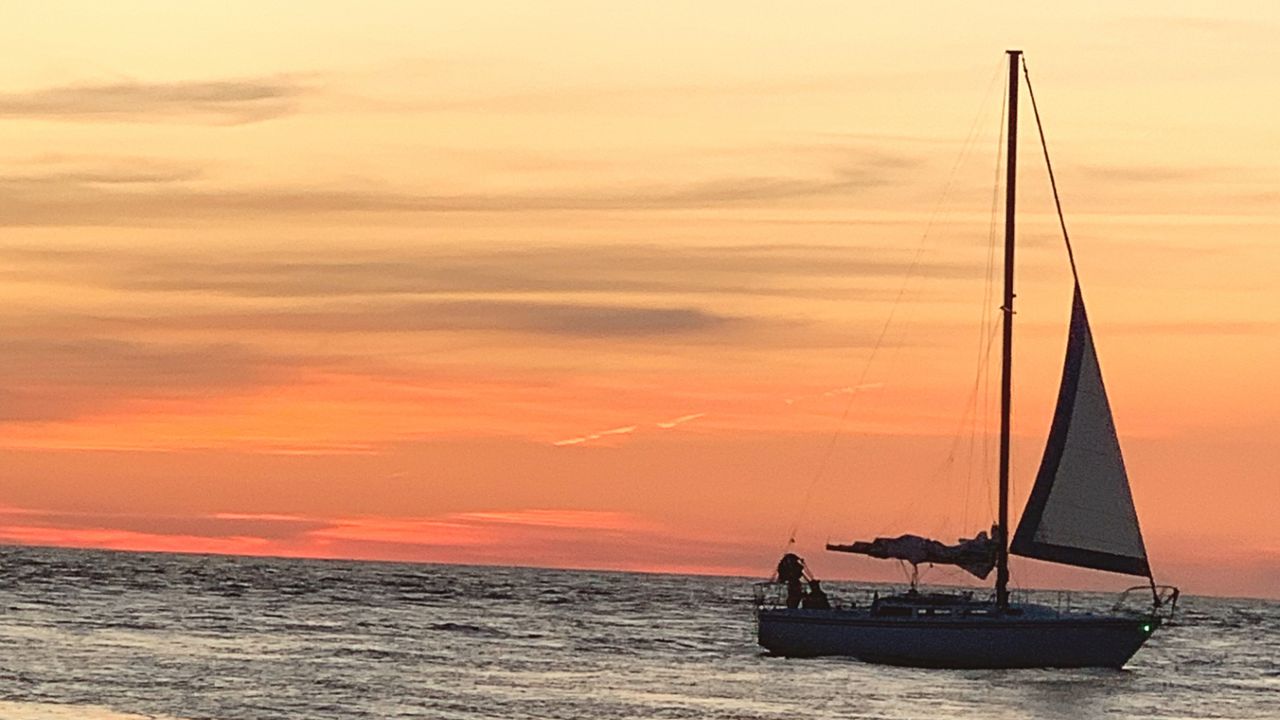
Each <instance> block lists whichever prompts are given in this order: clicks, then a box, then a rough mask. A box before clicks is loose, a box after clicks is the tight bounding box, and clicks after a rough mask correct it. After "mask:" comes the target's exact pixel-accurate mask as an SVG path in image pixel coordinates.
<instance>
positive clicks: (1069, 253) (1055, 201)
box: [1022, 56, 1080, 287]
mask: <svg viewBox="0 0 1280 720" xmlns="http://www.w3.org/2000/svg"><path fill="white" fill-rule="evenodd" d="M1022 76H1023V77H1025V78H1026V79H1027V95H1028V96H1029V97H1030V98H1031V110H1032V112H1034V113H1035V116H1036V130H1038V131H1040V147H1041V148H1042V149H1043V150H1044V166H1045V168H1046V169H1048V171H1049V187H1051V188H1053V205H1054V207H1056V208H1057V209H1058V224H1059V225H1061V226H1062V240H1063V242H1065V243H1066V244H1067V259H1068V260H1070V261H1071V278H1072V279H1073V280H1075V281H1076V287H1079V286H1080V273H1078V272H1076V254H1075V253H1074V252H1072V251H1071V238H1070V237H1069V236H1068V235H1067V220H1066V218H1065V217H1063V215H1062V201H1061V200H1059V199H1058V181H1057V180H1055V179H1054V177H1053V163H1051V162H1049V143H1047V142H1045V139H1044V125H1042V124H1041V123H1040V109H1039V108H1038V107H1036V94H1035V91H1033V90H1032V89H1031V73H1030V72H1029V71H1028V70H1027V59H1026V57H1025V56H1024V57H1023V58H1022Z"/></svg>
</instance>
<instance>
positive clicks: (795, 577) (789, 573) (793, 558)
mask: <svg viewBox="0 0 1280 720" xmlns="http://www.w3.org/2000/svg"><path fill="white" fill-rule="evenodd" d="M803 578H804V560H801V559H800V556H799V555H796V554H795V553H787V554H786V555H783V556H782V559H781V560H779V561H778V582H780V583H786V585H787V607H788V608H791V609H792V610H794V609H796V608H798V607H800V603H801V602H802V601H803V600H804V598H805V593H804V585H802V584H801V582H800V581H801V580H802V579H803Z"/></svg>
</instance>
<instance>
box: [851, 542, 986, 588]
mask: <svg viewBox="0 0 1280 720" xmlns="http://www.w3.org/2000/svg"><path fill="white" fill-rule="evenodd" d="M827 549H828V550H834V551H836V552H849V553H858V554H860V555H870V556H871V557H874V558H881V559H893V560H906V561H907V562H909V563H911V564H912V565H919V564H920V563H933V564H936V565H957V566H959V567H961V568H963V569H964V570H966V571H967V572H969V573H970V574H972V575H975V576H977V577H980V578H985V577H986V576H987V575H990V574H991V569H992V568H994V567H995V566H996V543H995V541H994V540H992V539H991V537H990V536H989V535H987V534H986V533H985V532H981V533H978V535H977V537H973V538H969V539H964V538H962V539H961V540H960V541H959V542H958V543H956V544H955V545H946V544H944V543H941V542H938V541H937V540H930V539H929V538H923V537H920V536H919V535H901V536H899V537H896V538H883V537H882V538H876V539H875V540H872V541H871V542H855V543H853V544H851V545H831V544H828V545H827Z"/></svg>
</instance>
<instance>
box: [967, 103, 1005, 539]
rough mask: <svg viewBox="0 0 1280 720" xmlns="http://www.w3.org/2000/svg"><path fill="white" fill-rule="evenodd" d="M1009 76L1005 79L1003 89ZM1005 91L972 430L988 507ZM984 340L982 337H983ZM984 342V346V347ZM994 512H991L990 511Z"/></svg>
mask: <svg viewBox="0 0 1280 720" xmlns="http://www.w3.org/2000/svg"><path fill="white" fill-rule="evenodd" d="M1008 82H1009V81H1008V80H1005V86H1006V89H1007V87H1008ZM1008 95H1009V94H1008V93H1007V92H1006V93H1001V96H1000V130H999V131H998V132H997V133H996V164H995V168H994V170H993V173H994V175H993V177H992V181H991V219H990V221H989V223H988V226H987V275H986V278H985V284H984V286H983V291H982V320H981V324H980V325H979V329H978V332H979V337H978V368H977V375H978V377H977V378H976V380H977V382H978V383H979V384H980V387H979V388H978V389H977V390H976V392H977V393H978V396H979V397H981V398H982V409H981V412H980V413H979V412H977V410H976V409H975V414H976V415H977V416H978V417H977V418H975V420H974V432H975V434H976V433H977V431H978V429H979V426H980V427H981V431H982V454H981V455H980V460H979V461H980V463H981V465H980V474H981V475H982V477H983V478H984V482H983V486H984V487H985V488H986V491H987V506H988V509H989V510H991V509H993V508H992V507H991V506H992V505H993V500H994V498H993V497H992V495H991V489H992V488H991V475H990V474H989V473H988V472H987V470H988V469H989V468H990V467H991V433H990V432H989V431H990V423H991V347H992V343H993V342H994V341H995V331H996V329H997V327H998V326H999V323H997V322H996V318H997V317H999V313H992V312H991V310H990V309H989V308H991V307H992V306H993V305H994V304H995V271H996V244H997V238H998V235H997V229H998V227H999V225H998V222H997V218H998V212H999V209H1000V170H1001V168H1002V166H1003V165H1004V147H1005V144H1004V131H1005V121H1006V118H1005V110H1006V109H1007V106H1008V102H1009V97H1008ZM983 336H986V337H985V340H984V337H983ZM984 342H985V347H984ZM975 444H976V443H975V442H974V440H973V437H972V436H970V441H969V463H968V467H967V468H966V475H965V493H964V524H965V525H968V523H969V495H970V491H971V490H972V488H973V452H974V445H975ZM992 514H993V515H994V512H993V513H992Z"/></svg>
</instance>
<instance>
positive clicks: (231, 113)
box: [0, 76, 308, 124]
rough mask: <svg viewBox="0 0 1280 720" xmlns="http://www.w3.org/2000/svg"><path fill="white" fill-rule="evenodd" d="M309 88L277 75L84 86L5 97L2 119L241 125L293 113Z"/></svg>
mask: <svg viewBox="0 0 1280 720" xmlns="http://www.w3.org/2000/svg"><path fill="white" fill-rule="evenodd" d="M307 91H308V85H306V84H304V83H302V82H300V81H299V80H298V79H297V78H290V77H285V76H281V77H271V78H248V79H236V80H206V81H184V82H145V81H136V80H129V81H121V82H112V83H80V84H72V85H61V86H57V87H48V88H40V89H36V90H28V91H25V92H7V93H0V117H11V118H13V117H24V118H38V119H43V120H83V121H102V120H115V121H124V122H174V121H178V122H201V123H218V124H241V123H250V122H259V121H262V120H269V119H271V118H274V117H279V116H281V115H285V114H287V113H290V112H293V111H294V110H295V109H296V108H297V104H298V100H299V98H300V97H301V96H302V95H303V94H305V93H306V92H307Z"/></svg>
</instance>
